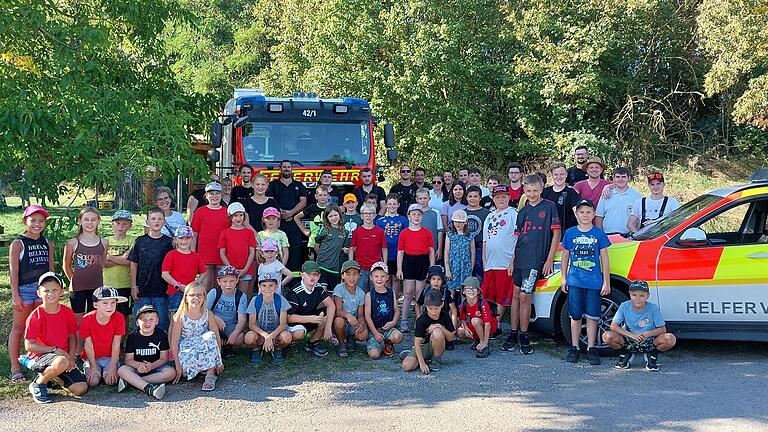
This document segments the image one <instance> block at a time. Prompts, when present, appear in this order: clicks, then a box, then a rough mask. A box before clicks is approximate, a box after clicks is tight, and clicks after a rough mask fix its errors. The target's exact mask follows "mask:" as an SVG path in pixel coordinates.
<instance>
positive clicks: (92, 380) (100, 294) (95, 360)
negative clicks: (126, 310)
mask: <svg viewBox="0 0 768 432" xmlns="http://www.w3.org/2000/svg"><path fill="white" fill-rule="evenodd" d="M93 298H94V299H95V300H96V301H94V303H93V307H94V308H95V309H96V310H95V311H91V312H88V313H87V314H85V315H83V319H82V320H80V337H81V338H83V339H84V340H85V344H84V349H83V352H82V353H81V354H80V357H81V358H82V359H83V360H84V361H85V378H86V379H87V380H88V386H89V387H96V386H97V385H99V382H101V378H102V377H104V383H106V384H107V385H115V384H117V381H118V379H119V378H120V377H118V375H117V368H118V367H119V366H120V365H119V364H118V363H119V360H120V345H121V342H122V338H123V336H124V335H125V317H123V315H122V314H119V313H115V312H116V311H117V304H118V303H126V302H127V301H128V299H127V298H126V297H123V296H121V295H120V294H119V293H118V292H117V288H113V287H111V286H101V287H99V288H96V291H94V292H93Z"/></svg>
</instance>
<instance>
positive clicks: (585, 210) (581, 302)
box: [560, 199, 611, 365]
mask: <svg viewBox="0 0 768 432" xmlns="http://www.w3.org/2000/svg"><path fill="white" fill-rule="evenodd" d="M575 213H576V220H577V222H578V225H577V226H575V227H571V228H569V229H568V230H566V231H565V235H564V236H563V256H562V274H561V282H560V289H562V290H563V292H564V293H566V294H568V314H569V315H570V317H571V348H570V350H569V352H568V356H567V357H566V358H565V361H567V362H569V363H576V362H578V361H579V338H580V337H581V322H582V320H583V319H585V318H586V320H587V358H588V359H589V364H591V365H599V364H600V355H598V353H597V351H596V350H595V342H596V340H597V321H598V320H599V319H600V309H601V305H602V300H601V296H604V295H608V294H609V293H610V292H611V282H610V265H609V264H608V246H610V245H611V241H610V240H608V236H607V235H606V234H605V232H604V231H603V230H601V229H600V228H598V227H596V226H594V225H593V224H592V219H593V218H594V217H595V205H594V204H592V201H590V200H587V199H584V200H581V201H579V202H578V203H577V204H576V210H575Z"/></svg>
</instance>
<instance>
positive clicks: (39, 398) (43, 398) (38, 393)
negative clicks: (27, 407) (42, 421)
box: [29, 381, 52, 404]
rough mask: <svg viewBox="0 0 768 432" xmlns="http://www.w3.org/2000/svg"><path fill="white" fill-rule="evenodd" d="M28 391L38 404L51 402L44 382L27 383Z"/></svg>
mask: <svg viewBox="0 0 768 432" xmlns="http://www.w3.org/2000/svg"><path fill="white" fill-rule="evenodd" d="M29 393H30V394H31V395H32V399H34V401H35V402H37V403H39V404H49V403H51V402H52V399H51V395H49V394H48V387H47V386H46V385H45V384H37V383H35V382H34V381H32V382H31V383H29Z"/></svg>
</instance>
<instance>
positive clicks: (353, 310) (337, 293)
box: [333, 282, 365, 318]
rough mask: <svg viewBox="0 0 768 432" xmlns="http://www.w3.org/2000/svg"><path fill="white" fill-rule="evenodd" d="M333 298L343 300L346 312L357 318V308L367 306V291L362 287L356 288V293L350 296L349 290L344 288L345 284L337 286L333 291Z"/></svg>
mask: <svg viewBox="0 0 768 432" xmlns="http://www.w3.org/2000/svg"><path fill="white" fill-rule="evenodd" d="M333 296H334V297H340V298H341V306H342V307H343V308H344V312H346V313H350V314H352V315H353V316H354V317H355V318H359V317H358V316H357V308H359V307H360V306H361V305H364V304H365V291H363V290H361V289H360V287H358V286H355V293H354V294H350V293H349V291H348V290H347V288H345V287H344V283H343V282H342V283H340V284H338V285H336V288H334V289H333Z"/></svg>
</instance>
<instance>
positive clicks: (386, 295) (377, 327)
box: [365, 261, 403, 359]
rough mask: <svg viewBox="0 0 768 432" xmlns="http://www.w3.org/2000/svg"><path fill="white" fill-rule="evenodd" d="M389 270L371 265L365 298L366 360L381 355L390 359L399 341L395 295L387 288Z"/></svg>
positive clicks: (384, 265)
mask: <svg viewBox="0 0 768 432" xmlns="http://www.w3.org/2000/svg"><path fill="white" fill-rule="evenodd" d="M388 280H389V269H388V268H387V264H385V263H384V262H383V261H379V262H376V263H374V264H372V265H371V283H372V284H373V288H372V289H371V290H370V291H369V292H368V293H367V294H366V295H365V322H366V323H368V329H369V333H368V343H367V345H368V346H367V348H368V357H370V358H372V359H377V358H379V357H381V355H382V354H384V355H385V356H391V355H392V354H394V352H395V348H394V344H397V343H400V342H402V341H403V334H402V333H400V330H398V329H397V328H395V326H396V325H397V320H398V319H399V318H400V308H398V307H397V299H395V291H394V290H393V289H392V288H389V287H387V285H386V284H387V281H388Z"/></svg>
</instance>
